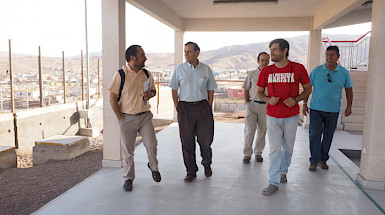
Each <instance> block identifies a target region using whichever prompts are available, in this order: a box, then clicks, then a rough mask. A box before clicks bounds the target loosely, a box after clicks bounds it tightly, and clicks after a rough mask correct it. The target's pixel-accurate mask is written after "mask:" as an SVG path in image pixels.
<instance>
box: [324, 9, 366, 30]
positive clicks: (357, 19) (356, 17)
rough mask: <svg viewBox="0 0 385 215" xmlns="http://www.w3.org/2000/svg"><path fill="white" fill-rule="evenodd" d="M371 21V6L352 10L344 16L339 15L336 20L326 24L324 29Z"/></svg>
mask: <svg viewBox="0 0 385 215" xmlns="http://www.w3.org/2000/svg"><path fill="white" fill-rule="evenodd" d="M371 21H372V8H367V9H362V10H354V11H352V12H350V13H348V14H346V15H345V16H343V17H341V18H340V19H338V20H337V21H335V22H333V23H331V24H329V25H327V26H326V27H325V28H324V29H328V28H336V27H342V26H347V25H355V24H361V23H365V22H371Z"/></svg>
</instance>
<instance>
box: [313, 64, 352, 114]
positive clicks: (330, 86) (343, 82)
mask: <svg viewBox="0 0 385 215" xmlns="http://www.w3.org/2000/svg"><path fill="white" fill-rule="evenodd" d="M328 74H330V76H331V80H332V82H329V81H328V78H327V75H328ZM310 84H311V85H312V86H313V94H312V97H311V102H310V109H313V110H318V111H325V112H340V111H341V98H342V88H351V87H353V82H352V79H351V77H350V74H349V71H348V70H347V69H346V68H345V67H342V66H340V65H339V64H338V65H337V67H336V68H335V69H334V70H333V71H330V70H329V69H328V68H327V67H326V64H323V65H320V66H317V67H316V68H315V69H313V71H312V72H311V73H310Z"/></svg>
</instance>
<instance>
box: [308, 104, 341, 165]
mask: <svg viewBox="0 0 385 215" xmlns="http://www.w3.org/2000/svg"><path fill="white" fill-rule="evenodd" d="M338 114H339V113H338V112H323V111H318V110H312V109H310V126H309V142H310V155H311V156H310V158H309V160H310V163H311V164H316V163H318V162H320V161H327V160H329V150H330V146H331V145H332V140H333V134H334V131H335V130H336V127H337V121H338ZM321 137H322V141H321Z"/></svg>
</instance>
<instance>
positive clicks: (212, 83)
mask: <svg viewBox="0 0 385 215" xmlns="http://www.w3.org/2000/svg"><path fill="white" fill-rule="evenodd" d="M208 73H209V74H208V77H209V80H208V82H207V90H215V89H217V82H216V81H215V78H214V74H213V71H212V70H211V69H210V67H209V69H208Z"/></svg>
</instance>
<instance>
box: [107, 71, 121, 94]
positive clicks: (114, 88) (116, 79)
mask: <svg viewBox="0 0 385 215" xmlns="http://www.w3.org/2000/svg"><path fill="white" fill-rule="evenodd" d="M120 82H121V77H120V74H119V72H115V74H114V75H113V76H112V78H111V81H110V83H109V85H108V87H107V89H108V90H109V91H110V92H112V93H114V94H116V95H119V90H120Z"/></svg>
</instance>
